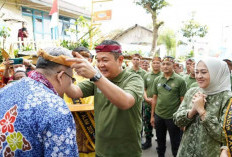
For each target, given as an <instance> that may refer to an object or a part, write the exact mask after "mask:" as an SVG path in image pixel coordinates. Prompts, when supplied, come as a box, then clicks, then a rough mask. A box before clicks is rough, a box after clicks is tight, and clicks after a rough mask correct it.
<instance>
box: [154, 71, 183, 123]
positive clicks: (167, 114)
mask: <svg viewBox="0 0 232 157" xmlns="http://www.w3.org/2000/svg"><path fill="white" fill-rule="evenodd" d="M164 84H167V85H168V86H169V87H171V90H170V91H168V90H167V89H165V88H164ZM153 86H154V91H153V94H154V95H157V102H156V107H155V113H156V114H157V115H158V116H160V117H161V118H164V119H172V116H173V113H175V112H176V111H177V109H178V107H179V105H180V103H181V102H180V97H183V96H184V95H185V93H186V83H185V81H184V79H182V78H181V77H180V76H179V75H178V74H176V73H174V72H173V74H172V76H171V77H170V78H169V79H168V80H167V79H166V78H165V77H164V74H162V75H161V76H159V77H157V78H156V79H155V81H154V85H153Z"/></svg>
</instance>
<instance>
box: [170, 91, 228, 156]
mask: <svg viewBox="0 0 232 157" xmlns="http://www.w3.org/2000/svg"><path fill="white" fill-rule="evenodd" d="M199 90H200V88H198V87H195V88H191V89H190V90H189V91H188V92H187V93H186V94H185V97H184V100H183V102H182V103H181V105H180V107H179V109H178V110H177V112H176V113H174V115H173V118H174V122H175V124H176V125H177V126H179V127H185V131H184V134H183V137H182V140H181V144H180V147H179V151H178V154H177V156H178V157H219V156H220V152H221V150H220V148H221V146H225V145H226V139H225V134H224V132H223V120H224V114H225V112H226V108H227V105H228V102H229V99H230V98H231V97H232V93H231V92H230V91H224V92H221V93H218V94H214V95H210V96H207V98H206V101H207V102H206V104H205V110H206V116H205V119H204V120H203V121H202V120H201V119H200V116H199V115H198V114H197V115H195V116H194V117H193V118H192V119H189V118H188V117H187V114H188V112H189V111H190V110H191V108H192V105H193V104H192V97H193V95H194V94H195V93H196V92H197V91H199Z"/></svg>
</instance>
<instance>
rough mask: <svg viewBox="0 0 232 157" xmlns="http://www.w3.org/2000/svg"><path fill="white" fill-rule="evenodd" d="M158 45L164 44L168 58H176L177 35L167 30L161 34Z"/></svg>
mask: <svg viewBox="0 0 232 157" xmlns="http://www.w3.org/2000/svg"><path fill="white" fill-rule="evenodd" d="M157 44H158V45H161V44H164V45H165V47H166V49H167V55H168V56H170V55H171V56H173V57H175V56H176V35H175V33H174V32H173V31H172V30H170V29H166V30H164V31H163V32H161V33H160V35H159V38H158V43H157Z"/></svg>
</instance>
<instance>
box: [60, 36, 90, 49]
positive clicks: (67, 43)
mask: <svg viewBox="0 0 232 157" xmlns="http://www.w3.org/2000/svg"><path fill="white" fill-rule="evenodd" d="M60 46H62V47H64V48H67V49H69V50H74V49H75V48H77V47H78V46H84V47H86V48H88V47H89V43H88V42H87V41H86V40H84V39H82V40H81V41H80V42H72V41H68V40H62V41H61V43H60Z"/></svg>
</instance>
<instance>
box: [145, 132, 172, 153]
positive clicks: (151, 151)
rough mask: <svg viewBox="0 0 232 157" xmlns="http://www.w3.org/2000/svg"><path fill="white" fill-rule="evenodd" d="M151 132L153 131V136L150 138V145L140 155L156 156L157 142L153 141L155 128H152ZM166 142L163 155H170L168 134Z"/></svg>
mask: <svg viewBox="0 0 232 157" xmlns="http://www.w3.org/2000/svg"><path fill="white" fill-rule="evenodd" d="M153 133H154V137H153V138H152V147H150V148H149V149H147V150H144V151H143V154H142V157H158V155H157V152H156V146H157V142H156V141H155V130H153ZM143 140H144V141H145V138H144V137H143ZM166 144H167V148H166V154H165V157H172V152H171V144H170V139H169V134H167V143H166Z"/></svg>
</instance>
